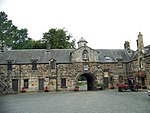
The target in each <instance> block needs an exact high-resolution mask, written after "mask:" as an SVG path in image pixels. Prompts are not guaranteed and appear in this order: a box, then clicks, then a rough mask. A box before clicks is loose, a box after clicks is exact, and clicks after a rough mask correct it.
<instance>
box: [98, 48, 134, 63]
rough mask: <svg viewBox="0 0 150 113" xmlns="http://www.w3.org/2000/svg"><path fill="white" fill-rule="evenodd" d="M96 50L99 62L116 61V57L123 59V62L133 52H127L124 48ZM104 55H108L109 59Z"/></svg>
mask: <svg viewBox="0 0 150 113" xmlns="http://www.w3.org/2000/svg"><path fill="white" fill-rule="evenodd" d="M98 51H99V52H100V55H99V58H100V62H117V59H123V62H127V61H128V60H129V59H130V57H131V55H132V54H133V51H132V50H131V52H130V53H128V52H127V51H126V50H124V49H98ZM105 57H110V60H107V59H106V58H105Z"/></svg>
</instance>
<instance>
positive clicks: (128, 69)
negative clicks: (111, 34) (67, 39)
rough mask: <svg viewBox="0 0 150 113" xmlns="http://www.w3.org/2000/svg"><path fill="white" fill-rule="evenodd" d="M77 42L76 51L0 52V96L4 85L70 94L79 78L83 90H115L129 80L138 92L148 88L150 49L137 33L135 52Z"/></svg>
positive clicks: (127, 46)
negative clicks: (83, 82)
mask: <svg viewBox="0 0 150 113" xmlns="http://www.w3.org/2000/svg"><path fill="white" fill-rule="evenodd" d="M87 43H88V42H87V41H86V40H85V39H83V38H81V39H80V40H79V41H78V48H77V49H50V48H48V49H25V50H5V49H4V48H3V47H2V48H1V52H0V84H1V92H2V91H3V90H4V89H5V88H4V87H5V85H4V84H5V83H6V84H8V86H10V88H12V89H13V90H14V91H15V92H20V91H21V90H22V89H26V91H29V92H30V91H43V90H44V89H45V88H48V89H49V91H58V90H73V89H74V87H75V86H77V84H78V80H79V78H80V77H81V76H83V77H84V78H86V81H87V90H96V88H97V84H104V86H105V88H110V87H111V86H114V87H116V86H117V84H120V83H126V82H127V81H128V78H129V77H133V78H134V80H135V81H136V82H137V83H138V84H139V86H140V88H146V87H147V86H148V85H150V45H148V46H145V47H144V44H143V36H142V34H141V33H139V35H138V39H137V51H133V50H131V49H130V43H129V42H128V41H125V44H124V49H92V48H90V47H88V46H87Z"/></svg>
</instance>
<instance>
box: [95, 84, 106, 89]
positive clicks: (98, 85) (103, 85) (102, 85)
mask: <svg viewBox="0 0 150 113" xmlns="http://www.w3.org/2000/svg"><path fill="white" fill-rule="evenodd" d="M97 88H98V89H100V90H103V89H105V84H104V83H97Z"/></svg>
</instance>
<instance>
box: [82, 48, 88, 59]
mask: <svg viewBox="0 0 150 113" xmlns="http://www.w3.org/2000/svg"><path fill="white" fill-rule="evenodd" d="M82 59H83V60H88V59H89V56H88V51H87V50H84V51H83V53H82Z"/></svg>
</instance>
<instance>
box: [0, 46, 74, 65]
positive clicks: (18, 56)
mask: <svg viewBox="0 0 150 113" xmlns="http://www.w3.org/2000/svg"><path fill="white" fill-rule="evenodd" d="M71 51H72V49H50V50H49V51H48V50H47V49H26V50H10V51H5V52H2V53H0V64H6V63H7V61H9V60H14V62H15V63H16V64H17V63H18V64H19V63H31V60H33V59H37V60H38V63H48V61H49V60H50V59H51V58H54V59H55V60H56V61H57V62H59V63H69V62H70V52H71Z"/></svg>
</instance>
